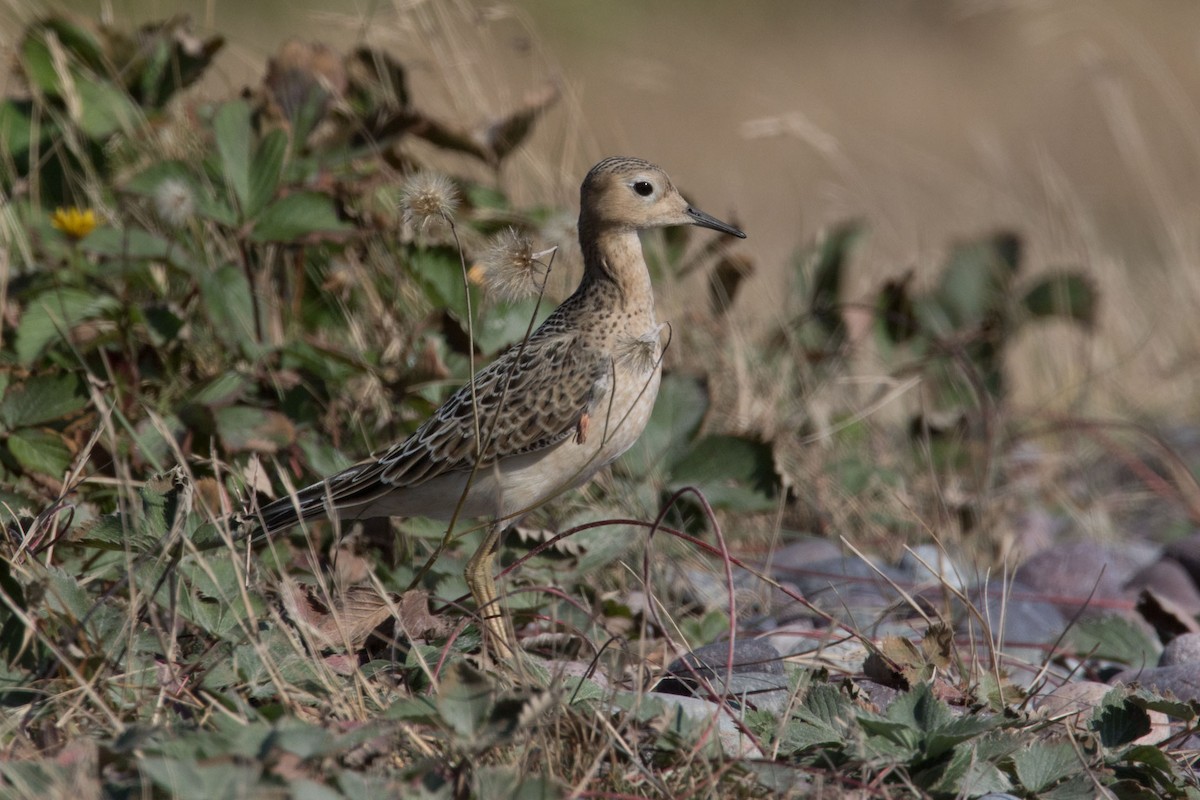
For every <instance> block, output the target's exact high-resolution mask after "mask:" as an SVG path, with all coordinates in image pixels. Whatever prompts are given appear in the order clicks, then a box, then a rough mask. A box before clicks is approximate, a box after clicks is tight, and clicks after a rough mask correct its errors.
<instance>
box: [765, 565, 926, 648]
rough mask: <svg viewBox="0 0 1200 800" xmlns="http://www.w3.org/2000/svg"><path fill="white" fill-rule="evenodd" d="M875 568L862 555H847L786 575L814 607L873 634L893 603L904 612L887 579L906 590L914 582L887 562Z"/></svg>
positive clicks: (906, 574) (909, 576)
mask: <svg viewBox="0 0 1200 800" xmlns="http://www.w3.org/2000/svg"><path fill="white" fill-rule="evenodd" d="M877 567H878V572H877V571H876V569H875V568H873V567H872V566H871V565H869V564H865V563H863V560H862V559H861V558H858V557H857V556H846V557H838V558H835V559H829V560H825V561H817V562H814V563H812V564H809V565H808V566H807V567H806V568H804V569H797V570H793V571H791V572H789V573H788V577H789V578H790V579H791V580H792V581H793V582H794V583H795V584H796V585H797V586H799V587H800V590H801V592H803V594H804V597H805V598H806V599H807V600H808V601H809V602H810V603H812V604H813V606H815V607H816V608H818V609H820V610H821V611H824V612H825V613H826V614H828V615H829V616H830V617H832V618H833V619H834V620H836V621H838V622H842V623H845V624H847V625H850V626H852V627H856V628H859V629H861V630H864V631H865V632H868V633H875V632H876V631H874V630H873V626H875V625H877V624H878V623H879V622H881V621H882V620H883V619H884V618H885V617H886V616H887V614H888V612H889V611H891V610H892V609H893V607H894V606H895V607H897V608H899V609H900V610H901V613H902V614H903V613H905V612H904V611H903V609H904V608H905V606H904V605H902V604H903V598H902V597H901V595H900V593H899V592H897V591H896V589H895V588H893V587H892V585H891V583H889V580H890V581H891V582H894V583H896V584H897V585H898V586H901V587H904V588H906V589H907V588H911V587H912V585H913V581H912V575H911V574H909V573H908V572H906V571H904V570H901V569H897V568H895V567H891V566H888V565H886V564H880V565H877ZM880 573H882V575H880ZM885 578H886V579H885Z"/></svg>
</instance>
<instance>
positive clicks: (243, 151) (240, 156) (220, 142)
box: [212, 100, 253, 218]
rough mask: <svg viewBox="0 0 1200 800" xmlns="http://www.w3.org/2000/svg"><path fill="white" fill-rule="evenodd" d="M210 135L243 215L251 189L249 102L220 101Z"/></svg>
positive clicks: (248, 206)
mask: <svg viewBox="0 0 1200 800" xmlns="http://www.w3.org/2000/svg"><path fill="white" fill-rule="evenodd" d="M212 124H213V135H214V136H215V137H216V144H217V154H218V155H219V156H220V158H221V172H222V174H223V175H224V177H225V183H226V185H227V186H229V188H230V189H231V190H232V191H233V194H234V196H235V197H236V198H237V201H238V206H239V207H240V208H241V209H242V217H243V218H245V216H246V214H247V209H249V208H250V205H251V195H252V192H251V189H250V140H251V137H252V135H253V133H252V131H251V129H250V106H248V105H246V104H245V103H244V102H242V101H241V100H234V101H231V102H228V103H225V104H224V105H222V106H221V107H220V108H219V109H217V113H216V114H214V115H213V122H212Z"/></svg>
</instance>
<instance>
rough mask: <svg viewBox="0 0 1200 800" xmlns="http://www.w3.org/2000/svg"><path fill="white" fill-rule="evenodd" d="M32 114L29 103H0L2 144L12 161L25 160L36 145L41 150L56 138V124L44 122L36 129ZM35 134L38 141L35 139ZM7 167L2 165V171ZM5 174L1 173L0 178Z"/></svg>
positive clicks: (0, 137)
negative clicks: (26, 155)
mask: <svg viewBox="0 0 1200 800" xmlns="http://www.w3.org/2000/svg"><path fill="white" fill-rule="evenodd" d="M32 113H33V108H32V103H30V102H29V101H18V100H3V101H0V143H2V144H3V148H4V152H5V153H7V154H8V156H9V157H10V158H12V159H20V158H23V157H24V156H25V154H26V153H28V152H29V151H30V150H31V149H32V148H33V146H34V145H35V144H37V145H38V146H39V149H41V148H42V147H43V146H44V145H45V144H46V143H47V142H49V141H50V139H51V138H52V137H53V136H54V133H55V130H56V126H55V125H54V123H53V122H52V121H51V120H43V121H42V122H41V124H39V125H38V126H37V127H36V128H35V127H34V125H33V121H32V119H31V115H32ZM35 133H36V135H37V139H36V140H35V139H34V138H33V137H34V134H35ZM6 167H7V165H6V164H5V165H0V169H6ZM5 174H6V173H5V172H0V176H4V175H5ZM9 180H11V179H9Z"/></svg>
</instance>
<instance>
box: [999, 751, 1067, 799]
mask: <svg viewBox="0 0 1200 800" xmlns="http://www.w3.org/2000/svg"><path fill="white" fill-rule="evenodd" d="M1013 767H1014V768H1015V769H1016V772H1017V780H1019V781H1021V785H1022V786H1024V787H1025V789H1026V790H1027V791H1030V792H1041V791H1042V790H1044V789H1048V788H1050V786H1051V785H1052V784H1055V783H1057V782H1059V781H1060V780H1063V779H1064V778H1066V777H1068V776H1069V775H1071V774H1073V773H1075V772H1076V771H1077V770H1079V768H1080V765H1079V756H1078V755H1077V754H1076V752H1075V748H1074V747H1072V746H1071V744H1070V743H1069V742H1041V743H1039V744H1038V745H1037V746H1036V747H1030V748H1028V749H1026V750H1022V751H1021V752H1019V753H1015V754H1014V755H1013Z"/></svg>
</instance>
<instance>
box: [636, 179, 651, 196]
mask: <svg viewBox="0 0 1200 800" xmlns="http://www.w3.org/2000/svg"><path fill="white" fill-rule="evenodd" d="M633 190H634V191H635V192H637V193H638V194H640V195H641V196H642V197H649V196H650V195H652V194H654V186H653V185H652V184H651V183H650V181H635V182H634V184H633Z"/></svg>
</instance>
